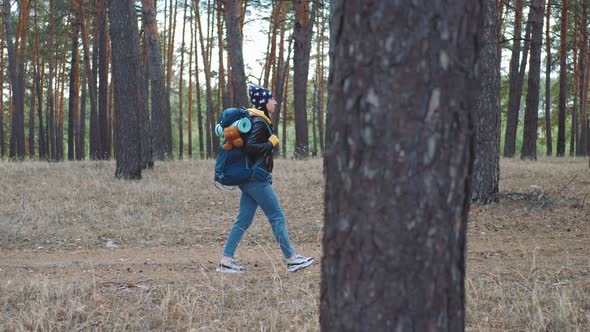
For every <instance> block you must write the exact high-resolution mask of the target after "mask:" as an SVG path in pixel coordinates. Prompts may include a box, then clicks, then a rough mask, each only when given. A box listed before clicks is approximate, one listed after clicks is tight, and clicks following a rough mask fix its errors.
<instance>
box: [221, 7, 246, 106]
mask: <svg viewBox="0 0 590 332" xmlns="http://www.w3.org/2000/svg"><path fill="white" fill-rule="evenodd" d="M241 2H242V1H241V0H223V4H224V9H225V11H224V12H225V24H226V26H225V27H226V29H227V43H228V47H229V51H230V60H231V72H232V87H233V96H234V105H236V106H239V107H247V106H249V105H250V103H249V102H248V95H247V90H248V88H247V87H246V73H245V71H244V56H243V54H242V27H241V25H240V20H241V19H240V16H241V7H242V6H241Z"/></svg>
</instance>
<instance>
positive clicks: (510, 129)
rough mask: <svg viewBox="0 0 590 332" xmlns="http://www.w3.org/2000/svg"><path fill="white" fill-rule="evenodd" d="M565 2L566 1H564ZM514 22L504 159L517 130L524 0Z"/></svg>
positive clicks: (518, 3)
mask: <svg viewBox="0 0 590 332" xmlns="http://www.w3.org/2000/svg"><path fill="white" fill-rule="evenodd" d="M566 1H567V0H566ZM515 6H516V7H515V21H514V41H513V44H512V56H511V58H510V71H509V74H508V75H509V77H510V91H509V93H508V111H507V115H506V131H505V134H504V157H506V158H512V157H514V153H515V151H516V131H517V128H518V113H519V109H520V103H519V99H518V98H517V97H518V95H519V93H518V91H517V90H518V78H519V67H518V63H519V59H520V38H521V31H522V11H523V7H524V0H516V4H515Z"/></svg>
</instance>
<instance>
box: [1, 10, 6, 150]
mask: <svg viewBox="0 0 590 332" xmlns="http://www.w3.org/2000/svg"><path fill="white" fill-rule="evenodd" d="M0 22H1V25H0V48H2V49H4V47H5V46H4V41H5V38H4V34H5V30H4V29H2V26H3V25H4V16H0ZM0 68H1V70H0V159H4V158H5V156H6V144H5V138H4V136H5V135H4V52H0Z"/></svg>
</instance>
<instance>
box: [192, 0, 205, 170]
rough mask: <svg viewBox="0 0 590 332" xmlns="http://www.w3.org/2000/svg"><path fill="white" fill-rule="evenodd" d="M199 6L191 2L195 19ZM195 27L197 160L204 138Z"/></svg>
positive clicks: (193, 32)
mask: <svg viewBox="0 0 590 332" xmlns="http://www.w3.org/2000/svg"><path fill="white" fill-rule="evenodd" d="M198 6H199V2H198V0H193V8H194V10H195V17H196V12H197V11H198V10H199V9H198V8H197V7H198ZM196 29H197V25H195V27H194V29H191V31H192V35H193V40H194V44H195V89H196V90H197V131H198V133H197V135H198V137H199V158H200V159H204V158H205V147H204V141H203V139H204V137H203V109H202V107H201V83H200V80H199V56H198V55H197V52H196V50H197V49H198V47H197V33H196V32H197V31H196ZM201 49H202V48H201Z"/></svg>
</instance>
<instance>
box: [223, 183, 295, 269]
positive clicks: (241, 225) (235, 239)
mask: <svg viewBox="0 0 590 332" xmlns="http://www.w3.org/2000/svg"><path fill="white" fill-rule="evenodd" d="M240 189H241V190H242V197H241V198H240V211H239V212H238V217H237V218H236V222H235V223H234V225H233V226H232V228H231V231H230V232H229V235H228V237H227V242H226V244H225V248H224V249H223V255H224V256H227V257H234V253H235V252H236V248H237V247H238V244H239V242H240V240H241V239H242V235H244V232H245V231H246V230H247V229H248V227H250V225H251V224H252V220H253V219H254V214H255V213H256V209H257V208H258V206H260V207H261V208H262V211H264V214H266V217H267V218H268V221H269V222H270V226H271V227H272V232H273V233H274V236H275V239H276V241H277V242H278V244H279V246H280V247H281V250H282V251H283V255H285V258H289V257H291V256H293V255H294V254H295V251H294V250H293V247H292V246H291V242H290V241H289V235H288V234H287V228H286V226H285V215H284V214H283V210H282V209H281V204H280V203H279V200H278V199H277V195H275V192H274V190H273V189H272V185H271V184H270V183H268V182H261V181H248V182H247V183H246V184H244V185H241V186H240Z"/></svg>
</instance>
